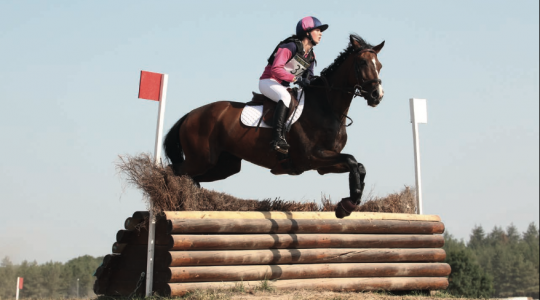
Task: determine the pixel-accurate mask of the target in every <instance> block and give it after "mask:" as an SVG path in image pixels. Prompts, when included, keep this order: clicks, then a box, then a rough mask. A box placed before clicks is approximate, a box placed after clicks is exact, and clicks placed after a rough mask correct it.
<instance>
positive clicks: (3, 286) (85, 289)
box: [0, 255, 103, 300]
mask: <svg viewBox="0 0 540 300" xmlns="http://www.w3.org/2000/svg"><path fill="white" fill-rule="evenodd" d="M102 262H103V257H92V256H89V255H85V256H81V257H77V258H74V259H72V260H70V261H68V262H66V263H60V262H52V261H50V262H47V263H44V264H41V265H39V264H38V263H37V262H36V261H33V262H28V261H26V260H25V261H23V262H22V263H21V264H20V265H15V264H13V263H12V262H11V260H10V259H9V257H4V259H2V262H1V263H0V300H3V299H10V300H11V299H14V298H15V292H16V288H17V277H23V278H24V282H23V289H22V290H20V292H19V298H21V299H24V298H34V299H35V298H41V299H43V298H76V297H77V296H79V297H81V298H83V297H92V296H95V294H94V291H93V287H94V281H95V277H94V271H95V270H96V269H97V268H98V267H99V265H100V264H101V263H102ZM77 279H78V295H77Z"/></svg>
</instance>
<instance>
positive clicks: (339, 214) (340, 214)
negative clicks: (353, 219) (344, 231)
mask: <svg viewBox="0 0 540 300" xmlns="http://www.w3.org/2000/svg"><path fill="white" fill-rule="evenodd" d="M355 208H356V205H355V204H354V203H353V202H352V201H351V198H343V199H341V201H340V202H339V203H338V204H337V206H336V218H338V219H343V218H344V217H348V216H350V215H351V213H352V212H353V211H354V209H355Z"/></svg>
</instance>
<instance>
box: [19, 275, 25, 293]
mask: <svg viewBox="0 0 540 300" xmlns="http://www.w3.org/2000/svg"><path fill="white" fill-rule="evenodd" d="M23 281H24V278H22V277H19V290H22V288H23Z"/></svg>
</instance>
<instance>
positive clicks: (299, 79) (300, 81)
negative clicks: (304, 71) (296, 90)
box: [294, 77, 311, 88]
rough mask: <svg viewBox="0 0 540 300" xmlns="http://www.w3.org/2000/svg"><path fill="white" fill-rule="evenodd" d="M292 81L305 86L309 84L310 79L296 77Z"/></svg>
mask: <svg viewBox="0 0 540 300" xmlns="http://www.w3.org/2000/svg"><path fill="white" fill-rule="evenodd" d="M294 83H296V84H298V85H299V86H300V87H302V88H305V87H306V86H308V85H310V84H311V81H310V80H309V79H307V78H304V77H300V78H297V79H296V81H295V82H294Z"/></svg>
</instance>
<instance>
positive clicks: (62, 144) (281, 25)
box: [0, 0, 539, 263]
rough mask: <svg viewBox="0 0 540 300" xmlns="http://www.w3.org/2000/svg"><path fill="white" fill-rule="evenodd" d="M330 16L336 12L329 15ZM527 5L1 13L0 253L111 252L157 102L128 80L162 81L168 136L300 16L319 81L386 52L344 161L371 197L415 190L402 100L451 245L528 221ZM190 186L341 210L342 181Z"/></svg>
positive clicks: (28, 6)
mask: <svg viewBox="0 0 540 300" xmlns="http://www.w3.org/2000/svg"><path fill="white" fill-rule="evenodd" d="M335 3H339V5H336V4H335ZM538 11H539V2H538V1H536V0H517V1H500V0H498V1H493V0H489V1H487V0H485V1H463V0H459V1H417V0H415V1H398V0H396V1H358V0H354V1H339V2H336V1H309V2H306V1H301V2H293V1H267V2H261V1H189V2H188V1H151V2H150V1H2V2H0V28H1V30H0V133H1V137H2V145H3V147H2V148H1V150H0V201H1V202H0V203H1V206H0V207H1V210H2V212H3V213H2V218H0V257H4V256H6V255H9V256H10V257H11V258H12V259H13V260H14V261H16V262H19V261H21V260H23V259H28V260H34V259H36V260H37V261H38V262H40V263H41V262H45V261H48V260H55V261H66V260H68V259H71V258H73V257H76V256H79V255H84V254H90V255H94V256H98V255H104V254H107V253H110V251H111V245H112V244H113V242H114V241H115V234H116V232H117V230H119V229H121V228H122V226H123V223H124V220H125V219H126V218H127V217H128V216H130V215H131V214H132V213H133V212H134V211H136V210H142V209H144V204H143V202H142V200H141V198H142V195H141V193H140V192H139V191H138V190H135V189H132V188H127V189H125V190H124V189H123V184H124V182H123V180H121V179H120V178H119V177H118V176H117V174H116V171H115V168H114V163H115V162H116V159H117V156H118V155H120V154H137V153H140V152H151V151H153V146H154V138H155V125H156V117H157V108H158V106H157V103H156V102H153V101H146V100H140V99H137V89H138V83H139V72H140V70H148V71H154V72H162V73H168V74H169V90H168V100H167V110H166V116H165V128H166V130H168V128H170V127H171V126H172V125H173V124H174V123H175V122H176V121H177V120H178V119H179V118H180V117H181V116H183V115H184V114H185V113H187V112H189V111H190V110H191V109H194V108H196V107H198V106H201V105H204V104H206V103H209V102H212V101H216V100H222V99H227V100H235V101H247V100H249V99H250V95H251V91H256V90H257V89H258V77H259V76H260V74H261V73H262V70H263V68H264V66H265V63H266V59H267V57H268V55H269V54H270V52H271V51H272V50H273V49H274V47H275V44H276V43H277V42H278V41H280V40H282V39H283V38H285V37H287V36H288V35H289V34H291V33H293V32H294V29H295V26H296V22H297V21H298V20H299V19H301V18H302V17H304V16H308V15H313V16H316V17H318V18H319V19H320V20H321V21H322V22H323V23H327V24H329V25H330V28H329V29H328V31H326V32H325V33H324V36H323V39H322V42H321V44H320V45H318V46H317V47H316V53H317V59H318V62H319V65H318V67H317V68H316V73H317V74H318V73H319V72H320V71H321V70H322V69H323V68H324V67H325V66H327V65H328V64H329V63H330V62H332V61H333V60H334V58H335V57H336V56H337V55H338V53H339V52H340V51H341V50H342V49H343V48H345V47H346V45H347V41H348V35H349V33H352V32H356V33H358V34H360V35H361V36H363V37H364V38H365V39H366V40H368V41H369V42H370V43H372V44H378V43H380V42H382V41H383V40H386V46H385V48H384V49H383V51H382V52H381V53H380V55H379V59H380V61H381V62H382V64H383V65H384V68H383V70H382V78H383V82H384V88H385V92H386V94H385V98H384V101H383V102H382V103H381V105H379V107H377V108H375V109H373V108H370V107H368V106H367V105H366V103H365V101H364V100H363V99H357V100H355V101H354V102H353V105H352V107H351V110H350V116H351V117H352V118H353V119H354V121H355V123H354V125H353V126H352V127H350V129H349V131H348V133H349V143H348V144H347V147H346V148H345V150H344V152H345V153H350V154H353V155H354V156H355V157H356V158H357V159H358V161H360V162H362V163H364V165H365V166H366V168H367V171H368V175H367V178H366V184H367V190H368V191H370V190H371V191H372V192H373V194H375V195H386V194H388V193H391V192H396V191H399V190H401V189H402V188H403V186H404V185H413V184H414V165H413V144H412V130H411V125H410V123H409V109H408V99H409V98H411V97H416V98H426V99H427V100H428V118H429V123H428V124H425V125H421V126H420V139H421V141H420V142H421V152H422V167H423V169H422V173H423V184H424V201H425V208H424V210H425V212H426V213H428V214H438V215H440V216H441V217H442V219H443V221H444V222H445V224H446V226H447V229H448V231H449V232H450V233H452V234H454V235H456V236H458V237H460V238H464V239H468V235H469V233H470V231H471V229H472V228H473V226H474V225H475V224H479V225H483V226H484V227H485V228H486V230H491V228H492V227H493V226H495V225H500V226H503V227H506V226H508V225H509V224H511V223H514V224H515V225H516V226H517V227H518V228H519V229H520V230H521V231H524V230H525V229H526V226H527V225H528V223H530V222H536V224H538V219H539V212H538V211H539V205H538V203H539V185H538V181H539V168H538V164H539V158H538V157H539V147H538V145H539V130H538V127H539V116H538V114H539V112H538V111H539V105H538V102H539V85H538V82H539V60H538V56H539V39H538V36H539V19H538ZM242 167H243V169H242V172H241V173H240V174H237V175H235V176H233V177H231V178H229V179H227V180H226V181H222V182H217V183H212V184H204V185H203V186H204V187H206V188H210V189H215V190H218V191H224V192H228V193H230V194H233V195H235V196H238V197H244V198H255V199H264V198H275V197H281V198H283V199H287V200H297V201H298V200H314V199H317V200H318V199H320V196H321V194H326V195H330V196H331V197H332V199H336V200H338V199H340V198H342V197H345V196H347V194H348V183H347V178H348V176H347V174H340V175H325V176H319V175H318V174H317V173H314V172H311V173H306V174H304V175H302V176H297V177H289V176H273V175H271V174H270V172H269V171H268V170H266V169H262V168H259V167H256V166H253V165H251V164H250V163H246V162H244V164H243V166H242Z"/></svg>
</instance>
